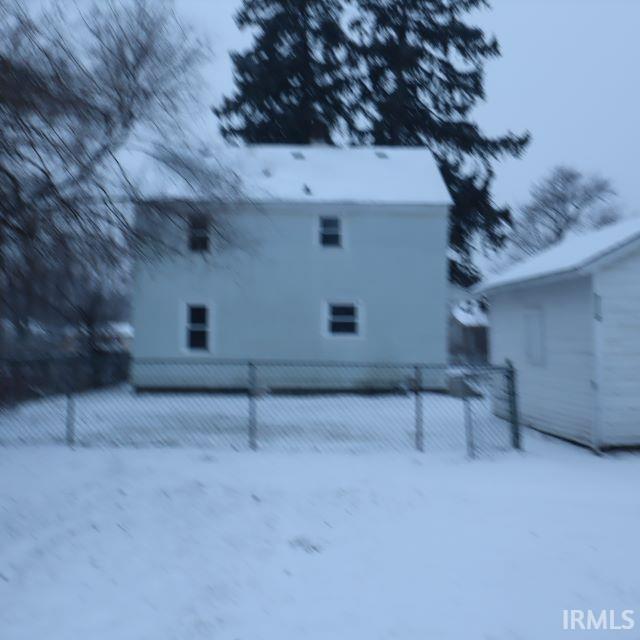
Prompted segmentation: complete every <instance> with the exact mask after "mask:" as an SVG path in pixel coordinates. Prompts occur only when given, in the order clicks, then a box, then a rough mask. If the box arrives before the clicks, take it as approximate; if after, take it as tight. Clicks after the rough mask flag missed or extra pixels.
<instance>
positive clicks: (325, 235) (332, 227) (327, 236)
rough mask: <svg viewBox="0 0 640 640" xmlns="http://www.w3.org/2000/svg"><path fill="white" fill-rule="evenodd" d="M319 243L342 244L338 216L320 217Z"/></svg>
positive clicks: (328, 245)
mask: <svg viewBox="0 0 640 640" xmlns="http://www.w3.org/2000/svg"><path fill="white" fill-rule="evenodd" d="M320 244H321V245H322V246H323V247H341V246H342V224H341V221H340V218H325V217H323V218H320Z"/></svg>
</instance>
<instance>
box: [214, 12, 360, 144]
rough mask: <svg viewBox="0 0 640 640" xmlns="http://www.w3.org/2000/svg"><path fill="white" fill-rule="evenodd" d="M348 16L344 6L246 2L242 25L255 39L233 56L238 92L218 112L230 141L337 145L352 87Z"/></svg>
mask: <svg viewBox="0 0 640 640" xmlns="http://www.w3.org/2000/svg"><path fill="white" fill-rule="evenodd" d="M342 12H343V5H342V0H244V2H243V5H242V7H241V8H240V10H239V11H238V14H237V15H236V22H237V24H238V26H239V27H240V29H246V28H252V29H255V30H256V37H255V41H254V45H253V47H252V48H251V50H249V51H248V52H246V53H234V54H232V61H233V66H234V74H235V82H236V90H235V92H234V94H233V95H232V96H230V97H226V98H225V99H224V100H223V102H222V105H221V106H220V107H219V108H218V109H214V112H215V113H216V115H217V116H218V117H219V118H220V121H221V131H222V133H223V135H224V136H225V137H227V138H241V139H242V140H244V141H246V142H253V143H278V142H282V143H289V144H307V143H309V142H311V141H313V140H322V141H324V142H327V143H331V142H333V134H334V133H335V131H336V130H337V129H338V128H340V126H341V125H342V123H343V120H344V119H345V117H346V109H345V96H346V94H347V92H348V89H349V84H348V72H347V68H346V66H345V61H346V55H347V46H346V45H347V38H346V36H345V34H344V31H343V29H342V27H341V24H340V19H341V16H342Z"/></svg>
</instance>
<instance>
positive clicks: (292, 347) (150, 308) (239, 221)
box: [134, 204, 447, 386]
mask: <svg viewBox="0 0 640 640" xmlns="http://www.w3.org/2000/svg"><path fill="white" fill-rule="evenodd" d="M446 213H447V209H446V207H416V206H398V207H392V206H375V205H367V206H365V205H309V204H301V205H300V207H299V208H295V207H293V206H292V205H284V206H282V207H281V208H280V209H278V207H276V206H274V205H270V206H269V207H268V208H266V209H265V208H263V209H262V210H260V211H256V210H254V209H246V210H243V211H241V212H239V213H238V215H237V216H236V235H237V237H238V238H239V240H240V242H241V243H243V244H244V245H245V246H244V249H242V250H234V251H230V252H228V253H226V254H225V255H223V256H219V257H218V258H217V259H216V260H215V263H214V264H211V263H209V262H206V261H204V260H203V259H202V258H201V257H198V256H192V257H187V258H181V259H174V260H171V261H168V260H164V261H161V262H160V261H157V262H155V263H151V264H149V263H141V264H138V265H137V269H136V278H135V293H134V321H135V343H134V357H135V360H136V362H137V363H139V361H140V359H144V358H166V359H174V358H188V359H192V360H193V361H198V357H200V358H202V354H194V353H191V352H189V351H188V350H187V349H186V345H185V326H184V314H185V311H184V310H185V305H186V304H188V303H192V304H197V303H203V304H207V305H209V306H210V307H211V309H212V313H211V335H210V344H211V349H210V352H209V353H208V354H204V355H205V357H208V358H216V359H217V358H221V359H241V360H260V359H276V360H283V359H284V360H295V361H300V360H313V361H325V362H326V361H348V362H356V363H357V362H428V363H445V362H446V358H447V354H446V296H447V273H446V272H447V264H446V242H447V215H446ZM321 215H326V216H335V215H337V216H340V217H341V218H342V220H343V230H344V238H345V247H344V249H337V248H324V247H321V246H320V245H319V243H318V219H319V216H321ZM185 233H186V231H185ZM185 237H186V236H185ZM328 302H344V303H347V302H354V303H357V304H358V305H359V307H360V309H361V310H362V318H361V323H362V327H361V328H362V332H361V333H362V335H360V336H356V337H347V336H342V337H334V336H328V335H327V331H326V321H327V319H326V307H327V303H328ZM183 371H185V373H184V375H185V376H186V375H187V374H186V368H184V367H183ZM192 371H193V370H192ZM174 374H175V375H177V374H176V373H175V371H174V372H173V373H172V374H171V375H172V376H174V378H173V382H175V380H176V377H175V375H174ZM189 375H191V376H193V373H191V374H189ZM335 375H336V373H335V371H332V372H328V376H329V377H331V378H335ZM403 375H404V374H403ZM154 376H157V369H156V372H155V373H153V374H152V372H149V371H145V370H144V368H143V367H141V366H140V365H139V364H136V365H135V366H134V382H136V383H137V384H140V385H143V386H146V385H148V384H152V383H153V384H157V385H163V386H165V385H169V386H170V385H171V384H172V379H165V380H159V379H157V377H154ZM201 382H202V384H204V382H205V381H201ZM185 384H187V382H185ZM188 384H190V385H196V386H197V380H192V379H191V380H190V381H189V382H188Z"/></svg>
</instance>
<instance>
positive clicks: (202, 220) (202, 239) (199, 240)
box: [189, 215, 209, 253]
mask: <svg viewBox="0 0 640 640" xmlns="http://www.w3.org/2000/svg"><path fill="white" fill-rule="evenodd" d="M189 249H190V250H191V251H196V252H198V253H205V252H206V251H209V220H208V219H207V217H206V216H202V215H195V216H191V217H190V218H189Z"/></svg>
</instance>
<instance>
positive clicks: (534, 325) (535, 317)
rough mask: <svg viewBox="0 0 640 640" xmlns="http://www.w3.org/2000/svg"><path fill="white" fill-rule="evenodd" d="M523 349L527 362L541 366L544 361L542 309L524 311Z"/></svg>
mask: <svg viewBox="0 0 640 640" xmlns="http://www.w3.org/2000/svg"><path fill="white" fill-rule="evenodd" d="M524 323H525V341H526V344H525V350H526V355H527V360H528V362H529V364H532V365H536V366H542V365H543V364H544V361H545V335H544V318H543V315H542V311H541V310H539V309H533V310H529V311H527V312H525V316H524Z"/></svg>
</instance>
